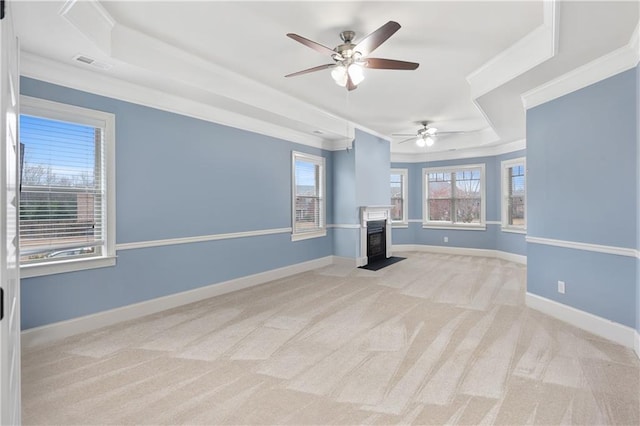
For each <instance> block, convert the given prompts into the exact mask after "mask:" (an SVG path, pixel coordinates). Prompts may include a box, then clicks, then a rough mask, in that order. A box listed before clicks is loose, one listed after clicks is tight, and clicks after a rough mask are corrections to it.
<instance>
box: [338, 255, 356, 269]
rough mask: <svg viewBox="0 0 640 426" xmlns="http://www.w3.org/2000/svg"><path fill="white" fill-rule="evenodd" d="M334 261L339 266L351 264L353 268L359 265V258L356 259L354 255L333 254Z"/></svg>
mask: <svg viewBox="0 0 640 426" xmlns="http://www.w3.org/2000/svg"><path fill="white" fill-rule="evenodd" d="M332 263H333V264H334V265H337V266H350V267H352V268H357V267H358V259H354V258H353V257H342V256H333V262H332Z"/></svg>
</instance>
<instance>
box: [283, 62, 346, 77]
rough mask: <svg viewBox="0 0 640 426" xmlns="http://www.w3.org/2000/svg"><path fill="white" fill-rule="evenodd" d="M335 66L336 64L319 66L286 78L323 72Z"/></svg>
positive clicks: (288, 75)
mask: <svg viewBox="0 0 640 426" xmlns="http://www.w3.org/2000/svg"><path fill="white" fill-rule="evenodd" d="M335 66H336V64H324V65H318V66H317V67H313V68H308V69H306V70H302V71H298V72H294V73H291V74H287V75H285V77H295V76H296V75H301V74H307V73H310V72H315V71H322V70H326V69H327V68H333V67H335Z"/></svg>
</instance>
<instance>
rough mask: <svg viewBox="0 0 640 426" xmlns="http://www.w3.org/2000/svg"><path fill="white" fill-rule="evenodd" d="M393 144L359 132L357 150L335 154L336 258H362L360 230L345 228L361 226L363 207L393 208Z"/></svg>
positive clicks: (334, 233) (357, 133) (355, 144)
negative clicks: (390, 206)
mask: <svg viewBox="0 0 640 426" xmlns="http://www.w3.org/2000/svg"><path fill="white" fill-rule="evenodd" d="M390 155H391V154H390V147H389V142H388V141H386V140H384V139H381V138H378V137H376V136H373V135H370V134H368V133H366V132H363V131H361V130H359V129H356V131H355V141H354V143H353V149H350V150H349V151H347V150H346V149H345V150H340V151H335V152H334V153H333V166H334V169H333V173H334V181H333V185H334V215H333V217H334V220H335V222H334V223H335V224H336V228H334V229H333V235H334V239H333V242H334V244H333V250H334V254H335V255H336V256H341V257H348V258H356V257H359V256H360V229H357V228H355V229H354V228H353V227H351V228H345V227H341V225H357V224H359V223H360V216H359V215H360V207H361V206H372V205H378V206H379V205H389V203H390V202H391V201H390V196H391V192H390V188H389V173H390V169H391V168H390Z"/></svg>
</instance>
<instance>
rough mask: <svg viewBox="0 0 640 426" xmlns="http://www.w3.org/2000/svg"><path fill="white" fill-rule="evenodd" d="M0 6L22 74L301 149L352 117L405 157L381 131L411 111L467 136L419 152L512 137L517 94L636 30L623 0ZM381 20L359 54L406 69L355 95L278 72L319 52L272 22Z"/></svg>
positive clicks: (379, 73)
mask: <svg viewBox="0 0 640 426" xmlns="http://www.w3.org/2000/svg"><path fill="white" fill-rule="evenodd" d="M12 7H13V8H14V9H13V13H14V20H15V25H16V32H17V33H18V36H19V37H20V40H21V46H22V51H23V67H22V69H23V74H24V75H28V76H33V77H38V78H44V79H46V80H48V81H52V82H54V83H60V84H66V85H69V86H72V87H77V88H80V89H92V90H94V91H96V92H97V93H102V94H111V95H113V94H117V91H118V89H117V88H116V86H120V90H121V91H122V95H123V96H121V97H123V98H126V99H127V100H132V101H136V100H137V98H136V95H134V94H133V93H137V92H136V91H135V90H130V88H140V87H142V88H145V89H147V92H148V93H153V94H154V96H155V98H156V99H155V102H150V101H149V100H148V99H149V95H147V96H146V98H145V99H146V101H145V102H142V103H147V104H152V105H153V106H158V107H163V106H166V108H167V109H172V108H171V106H172V105H175V108H177V109H178V110H179V105H182V106H183V109H184V110H185V111H187V110H189V111H192V113H191V115H196V116H200V117H202V118H207V119H211V120H214V121H219V122H222V123H224V124H230V125H234V126H238V127H243V128H247V129H249V130H254V131H261V132H263V133H266V134H271V135H273V136H282V135H288V136H285V137H287V138H288V139H293V140H299V141H301V142H304V143H310V144H314V143H316V142H317V141H320V142H322V141H323V140H325V141H332V142H333V143H334V146H338V147H339V144H340V143H344V142H345V141H346V138H348V137H350V135H351V134H352V132H353V129H352V127H353V126H350V125H349V124H348V122H350V123H354V124H355V125H357V126H360V127H362V128H365V129H368V130H370V131H373V132H376V133H378V134H379V135H382V136H385V137H389V138H390V140H392V141H393V142H392V152H393V153H396V154H403V153H407V154H411V153H413V154H416V155H423V154H424V148H422V149H419V148H417V147H416V146H415V144H413V143H411V142H409V143H405V144H401V145H398V144H397V141H398V140H401V139H404V138H391V137H390V135H391V134H392V133H413V132H415V131H417V130H418V128H419V127H420V126H419V124H417V122H420V121H422V120H429V121H431V122H433V124H434V125H435V126H436V127H438V128H439V129H440V130H444V131H448V130H467V131H474V132H470V133H466V134H462V135H455V136H447V137H444V136H443V137H441V138H439V140H438V141H437V143H436V145H434V147H432V148H430V150H431V151H435V152H437V151H448V150H452V149H458V150H460V149H465V148H475V147H478V146H492V145H495V144H500V143H509V142H513V141H516V140H519V139H523V138H524V137H525V126H524V108H523V106H522V102H521V98H520V96H521V95H522V93H524V92H526V91H528V90H530V89H532V88H534V87H537V86H539V85H541V84H543V83H545V82H546V81H549V80H552V79H554V78H556V77H558V76H560V75H562V74H564V73H566V72H569V71H571V70H572V69H575V68H577V67H579V66H582V65H584V64H586V63H587V62H589V61H592V60H594V59H596V58H598V57H600V56H602V55H604V54H606V53H608V52H611V51H613V50H615V49H617V48H620V47H621V46H624V45H626V44H627V43H629V40H630V37H631V36H632V33H633V31H634V29H635V28H636V26H637V25H638V2H635V1H627V2H610V1H605V2H568V3H565V2H562V3H557V4H555V2H551V1H547V2H544V3H543V2H542V1H524V2H511V1H498V2H485V1H467V2H460V1H423V2H417V1H411V2H399V1H368V2H367V1H355V2H344V1H338V2H324V1H315V2H314V1H298V2H293V1H290V2H273V1H262V2H245V1H234V2H223V1H210V2H204V1H199V2H186V1H180V2H169V1H140V2H134V1H103V2H100V3H98V2H95V1H84V2H63V1H45V2H34V1H19V2H17V3H12ZM389 20H394V21H397V22H398V23H400V24H401V25H402V28H401V29H400V30H399V31H398V32H397V33H396V34H394V35H393V36H392V37H391V38H390V39H389V40H387V42H385V43H384V44H383V45H382V46H381V47H379V48H378V49H377V50H376V51H375V53H374V54H373V55H371V56H373V57H383V58H390V59H399V60H405V61H412V62H419V63H420V67H419V68H418V69H417V70H415V71H391V70H366V79H365V81H364V82H363V83H362V84H360V86H359V87H358V88H357V89H356V90H355V91H353V92H347V91H346V90H345V89H344V88H341V87H339V86H337V85H336V84H335V83H333V81H332V79H331V77H330V75H329V74H330V73H329V71H327V70H325V71H320V72H317V73H311V74H305V75H301V76H298V77H294V78H284V75H285V74H289V73H291V72H294V71H299V70H302V69H305V68H310V67H312V66H316V65H321V64H325V63H330V62H331V60H330V58H328V57H324V56H323V55H322V54H320V53H318V52H316V51H314V50H312V49H309V48H307V47H305V46H303V45H302V44H299V43H296V42H295V41H293V40H291V39H289V38H287V37H286V36H285V35H286V33H289V32H293V33H297V34H300V35H302V36H304V37H307V38H309V39H312V40H314V41H317V42H319V43H321V44H324V45H326V46H329V47H332V48H333V47H334V46H336V45H337V44H339V43H340V39H339V33H340V32H341V31H343V30H347V29H349V30H353V31H355V32H356V42H357V41H358V40H359V39H361V38H362V37H364V36H365V35H366V34H368V33H370V32H372V31H374V30H375V29H377V28H378V27H380V26H381V25H382V24H384V23H386V22H387V21H389ZM77 54H84V55H88V56H91V57H93V58H95V59H97V60H99V61H101V62H105V63H108V64H110V65H111V66H112V67H111V68H110V69H109V70H106V71H105V70H100V69H96V68H91V67H87V66H86V65H83V64H80V63H77V62H75V61H73V59H72V58H73V57H74V56H75V55H77ZM88 72H90V73H91V74H88ZM87 76H91V77H90V78H88V77H87ZM89 81H94V82H95V83H93V84H94V86H95V87H87V85H91V83H89ZM114 82H116V83H114ZM118 82H119V83H118ZM120 83H121V84H120ZM107 86H110V87H114V88H113V89H112V91H111V92H110V91H108V90H107V89H105V87H107ZM101 91H102V92H101ZM140 96H142V95H140ZM175 108H174V109H175ZM287 132H288V133H287Z"/></svg>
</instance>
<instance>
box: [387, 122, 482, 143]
mask: <svg viewBox="0 0 640 426" xmlns="http://www.w3.org/2000/svg"><path fill="white" fill-rule="evenodd" d="M420 124H422V128H421V129H418V131H417V132H416V133H393V134H392V135H391V136H411V137H410V138H407V139H404V140H401V141H400V142H398V144H401V143H405V142H409V141H412V140H415V141H416V145H418V146H419V147H421V148H422V147H424V146H432V145H433V144H434V143H435V140H436V136H437V135H450V134H454V133H469V132H467V131H465V130H458V131H451V132H439V131H438V129H436V128H435V127H431V126H429V122H428V121H421V122H420Z"/></svg>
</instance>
